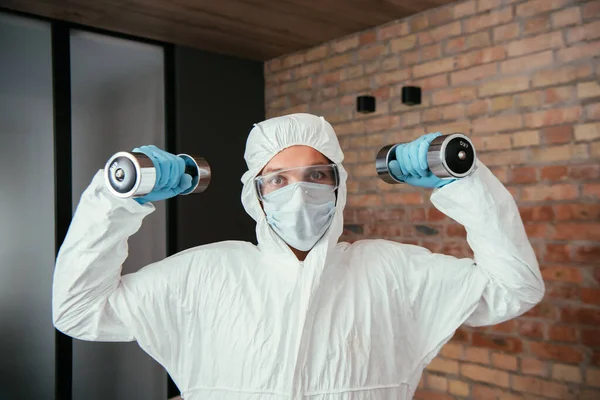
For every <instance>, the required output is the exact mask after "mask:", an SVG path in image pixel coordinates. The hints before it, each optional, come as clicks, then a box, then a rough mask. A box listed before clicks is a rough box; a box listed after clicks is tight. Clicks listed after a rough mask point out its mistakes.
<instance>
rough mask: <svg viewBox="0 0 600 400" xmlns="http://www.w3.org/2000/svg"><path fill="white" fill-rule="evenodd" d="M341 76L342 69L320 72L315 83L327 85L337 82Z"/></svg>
mask: <svg viewBox="0 0 600 400" xmlns="http://www.w3.org/2000/svg"><path fill="white" fill-rule="evenodd" d="M342 76H343V75H342V71H335V72H329V73H326V74H322V75H320V76H319V77H318V78H317V85H319V86H327V85H332V84H335V83H338V82H340V81H341V80H342Z"/></svg>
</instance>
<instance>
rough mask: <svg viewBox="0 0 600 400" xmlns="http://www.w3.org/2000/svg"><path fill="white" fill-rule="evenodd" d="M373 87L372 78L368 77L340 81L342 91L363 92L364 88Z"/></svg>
mask: <svg viewBox="0 0 600 400" xmlns="http://www.w3.org/2000/svg"><path fill="white" fill-rule="evenodd" d="M370 88H371V79H370V78H368V77H366V78H358V79H352V80H349V81H344V82H342V83H340V87H339V90H340V93H344V94H345V93H355V92H361V91H363V90H368V89H370Z"/></svg>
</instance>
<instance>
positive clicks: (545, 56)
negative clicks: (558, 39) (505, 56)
mask: <svg viewBox="0 0 600 400" xmlns="http://www.w3.org/2000/svg"><path fill="white" fill-rule="evenodd" d="M553 60H554V56H553V54H552V51H544V52H541V53H537V54H533V55H527V56H523V57H517V58H512V59H510V60H506V61H503V62H502V63H501V64H500V71H501V72H502V73H504V74H513V73H517V72H525V71H528V70H533V69H538V68H540V67H544V66H549V65H552V63H553Z"/></svg>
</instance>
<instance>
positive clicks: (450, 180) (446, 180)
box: [436, 179, 456, 189]
mask: <svg viewBox="0 0 600 400" xmlns="http://www.w3.org/2000/svg"><path fill="white" fill-rule="evenodd" d="M455 181H456V179H443V180H442V181H441V182H440V183H438V184H437V186H436V188H438V189H439V188H443V187H444V186H446V185H449V184H450V183H452V182H455Z"/></svg>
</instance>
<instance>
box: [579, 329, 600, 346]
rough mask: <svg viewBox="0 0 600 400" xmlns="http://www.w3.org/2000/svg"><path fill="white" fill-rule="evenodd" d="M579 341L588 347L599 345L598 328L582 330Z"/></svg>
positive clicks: (599, 332)
mask: <svg viewBox="0 0 600 400" xmlns="http://www.w3.org/2000/svg"><path fill="white" fill-rule="evenodd" d="M581 343H582V344H584V345H585V346H589V347H596V348H597V347H600V329H584V330H582V331H581Z"/></svg>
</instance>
